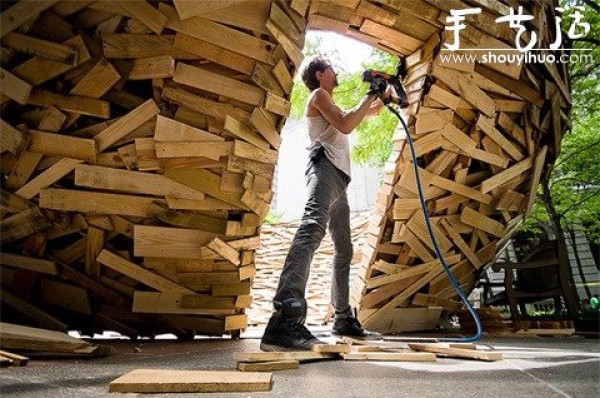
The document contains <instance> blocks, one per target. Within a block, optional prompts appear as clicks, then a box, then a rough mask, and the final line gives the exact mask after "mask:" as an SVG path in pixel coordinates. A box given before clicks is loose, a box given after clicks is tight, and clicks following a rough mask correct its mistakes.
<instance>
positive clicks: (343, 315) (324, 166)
mask: <svg viewBox="0 0 600 398" xmlns="http://www.w3.org/2000/svg"><path fill="white" fill-rule="evenodd" d="M302 80H303V81H304V83H305V84H306V86H307V87H308V89H309V90H310V91H311V94H310V96H309V98H308V103H307V105H306V110H305V115H306V119H307V124H308V133H309V137H310V141H311V146H310V147H309V150H310V156H309V162H308V165H307V170H306V178H307V187H308V200H307V203H306V207H305V209H304V215H303V217H302V223H301V225H300V227H299V228H298V231H297V232H296V235H295V237H294V240H293V242H292V245H291V247H290V250H289V252H288V255H287V257H286V260H285V264H284V267H283V270H282V273H281V277H280V279H279V286H278V288H277V292H276V293H275V298H274V299H273V302H274V306H275V312H274V314H273V315H272V317H271V319H270V320H269V323H268V325H267V328H266V330H265V334H264V336H263V338H262V341H261V345H260V348H261V350H263V351H282V350H310V349H311V346H312V345H313V344H317V343H321V342H320V341H319V340H317V338H316V337H314V336H313V335H312V334H311V333H310V331H309V330H308V329H307V328H306V326H304V320H305V318H306V300H305V298H304V296H305V290H306V283H307V281H308V275H309V271H310V263H311V261H312V258H313V255H314V252H315V251H316V250H317V248H318V247H319V244H320V243H321V240H322V239H323V237H324V236H325V228H326V226H327V222H328V221H329V232H330V233H331V237H332V240H333V243H334V248H335V253H334V259H333V278H332V283H331V300H332V304H333V307H334V309H335V320H334V326H333V333H334V334H337V335H345V336H352V337H358V338H360V337H366V336H367V332H366V331H365V330H364V329H363V328H362V326H361V325H360V323H359V322H358V320H357V319H356V318H355V317H354V316H353V314H352V310H351V308H350V304H349V279H350V262H351V260H352V241H351V236H350V208H349V207H348V199H347V196H346V188H347V186H348V183H349V182H350V150H349V144H348V134H350V133H351V132H352V130H354V128H355V127H356V126H357V125H358V124H359V123H360V122H361V121H362V120H363V119H364V118H365V117H366V116H371V115H376V114H377V113H378V112H379V111H380V110H381V109H382V108H383V103H382V102H381V101H380V100H379V99H377V95H378V94H379V95H381V94H383V93H381V92H369V93H367V95H366V96H365V97H364V98H363V100H362V101H361V103H360V104H359V105H358V106H356V107H355V108H354V109H351V110H349V111H343V110H342V109H340V108H339V107H338V106H337V105H335V103H334V102H333V100H332V97H331V96H332V93H333V89H334V88H335V87H337V85H338V82H337V75H336V73H335V71H334V70H333V68H332V66H331V64H330V63H329V62H328V61H327V60H326V59H324V58H322V57H320V56H317V57H314V58H313V59H312V60H311V61H310V62H309V63H308V65H307V66H306V68H305V69H304V71H303V72H302ZM371 91H373V90H371ZM386 94H387V93H386Z"/></svg>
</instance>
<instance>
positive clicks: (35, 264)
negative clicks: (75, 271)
mask: <svg viewBox="0 0 600 398" xmlns="http://www.w3.org/2000/svg"><path fill="white" fill-rule="evenodd" d="M0 264H2V265H8V266H10V267H14V268H18V269H26V270H30V271H35V272H39V273H42V274H47V275H58V271H57V270H56V264H55V263H54V261H50V260H44V259H42V258H34V257H29V256H22V255H20V254H12V253H6V252H3V253H1V254H0Z"/></svg>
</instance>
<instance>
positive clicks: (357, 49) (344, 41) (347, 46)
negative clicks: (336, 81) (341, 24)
mask: <svg viewBox="0 0 600 398" xmlns="http://www.w3.org/2000/svg"><path fill="white" fill-rule="evenodd" d="M317 37H321V38H322V40H323V41H322V47H321V48H322V49H323V52H324V53H325V54H329V53H332V52H337V53H338V55H339V62H335V61H334V60H332V62H334V63H335V66H336V67H337V69H339V71H340V72H342V69H343V71H344V72H346V73H358V72H362V67H361V62H364V61H366V60H367V59H368V58H369V56H370V54H371V51H372V50H373V47H371V46H369V45H367V44H364V43H362V42H360V41H358V40H354V39H352V38H350V37H347V36H342V35H339V34H337V33H334V32H324V31H319V30H311V31H308V32H307V34H306V40H315V39H316V38H317ZM300 70H301V69H300Z"/></svg>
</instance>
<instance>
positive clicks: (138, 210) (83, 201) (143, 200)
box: [40, 188, 166, 217]
mask: <svg viewBox="0 0 600 398" xmlns="http://www.w3.org/2000/svg"><path fill="white" fill-rule="evenodd" d="M161 203H164V201H162V200H159V199H156V198H148V197H144V196H133V195H118V194H109V193H100V192H87V191H75V190H71V189H53V188H45V189H43V190H41V191H40V207H42V208H45V209H54V210H62V211H77V212H80V213H94V214H116V215H122V216H132V217H152V216H154V215H155V214H158V213H159V212H161V211H162V210H163V207H161V206H160V204H161ZM164 204H165V206H166V203H164Z"/></svg>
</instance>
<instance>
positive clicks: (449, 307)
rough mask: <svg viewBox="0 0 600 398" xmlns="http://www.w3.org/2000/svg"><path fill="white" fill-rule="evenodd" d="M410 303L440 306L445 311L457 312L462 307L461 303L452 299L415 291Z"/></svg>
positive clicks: (423, 305)
mask: <svg viewBox="0 0 600 398" xmlns="http://www.w3.org/2000/svg"><path fill="white" fill-rule="evenodd" d="M412 304H413V305H416V306H418V307H442V308H443V309H445V310H446V311H451V312H457V311H460V310H461V309H462V306H463V305H462V303H461V302H458V301H454V300H448V299H443V298H440V297H436V296H432V295H429V294H423V293H417V294H415V296H414V297H413V300H412Z"/></svg>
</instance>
